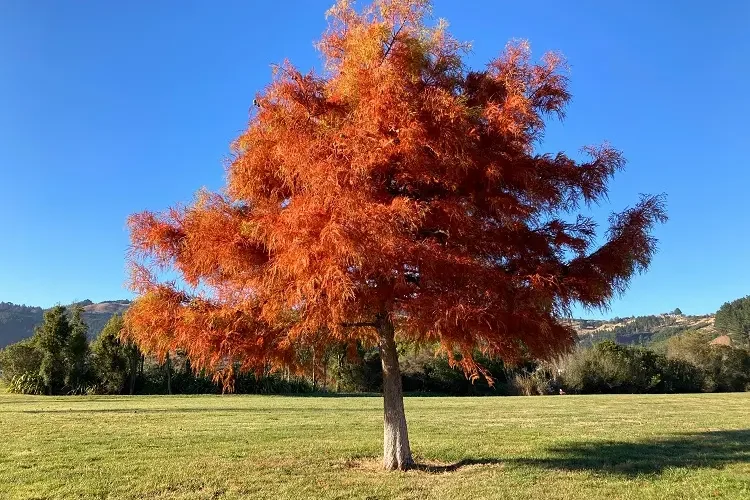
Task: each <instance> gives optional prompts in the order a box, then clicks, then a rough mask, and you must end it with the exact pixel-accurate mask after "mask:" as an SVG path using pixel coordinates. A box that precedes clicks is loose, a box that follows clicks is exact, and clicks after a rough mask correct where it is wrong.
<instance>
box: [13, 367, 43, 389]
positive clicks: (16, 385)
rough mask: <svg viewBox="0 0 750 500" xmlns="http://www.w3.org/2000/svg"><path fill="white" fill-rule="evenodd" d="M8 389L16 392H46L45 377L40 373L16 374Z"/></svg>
mask: <svg viewBox="0 0 750 500" xmlns="http://www.w3.org/2000/svg"><path fill="white" fill-rule="evenodd" d="M8 391H9V392H12V393H14V394H45V393H46V392H47V391H46V385H45V383H44V379H43V378H42V376H41V375H39V374H38V373H32V372H27V373H22V374H20V375H16V376H15V377H13V379H12V380H11V381H10V384H8Z"/></svg>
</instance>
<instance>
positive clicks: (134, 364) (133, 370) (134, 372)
mask: <svg viewBox="0 0 750 500" xmlns="http://www.w3.org/2000/svg"><path fill="white" fill-rule="evenodd" d="M128 362H129V364H130V367H129V368H130V369H129V371H130V389H129V393H130V395H131V396H132V395H133V394H134V393H135V379H136V378H137V376H138V360H137V359H136V357H135V355H134V354H133V353H131V354H130V359H129V360H128Z"/></svg>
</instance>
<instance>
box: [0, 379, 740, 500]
mask: <svg viewBox="0 0 750 500" xmlns="http://www.w3.org/2000/svg"><path fill="white" fill-rule="evenodd" d="M406 410H407V417H408V418H409V425H410V428H409V430H410V437H411V442H412V449H413V451H414V453H415V455H416V458H417V459H418V461H420V462H421V463H422V464H423V466H422V467H421V468H420V469H419V470H411V471H408V472H384V471H381V470H379V464H380V462H379V456H380V453H381V446H382V445H381V440H382V416H381V400H380V399H379V398H375V397H354V398H337V397H328V398H320V397H316V398H313V397H309V398H294V397H283V396H193V397H179V396H175V397H165V396H154V397H80V398H78V397H60V398H47V397H32V396H12V395H0V430H1V431H2V435H1V436H2V437H1V438H0V498H2V499H15V498H34V499H42V498H44V499H62V498H76V499H82V498H124V499H145V498H157V499H177V498H179V499H218V498H227V499H230V498H231V499H234V498H252V499H256V498H273V499H295V498H300V499H302V498H368V499H385V498H425V499H426V498H430V499H432V498H451V499H452V498H460V499H463V498H467V499H473V498H508V499H535V500H539V499H574V498H576V499H577V498H580V499H584V498H587V499H588V498H607V499H618V498H633V499H642V498H653V499H662V498H674V499H678V498H679V499H686V498H717V497H718V498H745V499H748V498H750V393H748V394H724V395H722V394H705V395H679V396H589V397H587V396H564V397H559V396H557V397H554V396H553V397H526V398H510V397H495V398H407V401H406Z"/></svg>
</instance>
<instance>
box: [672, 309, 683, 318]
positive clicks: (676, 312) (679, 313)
mask: <svg viewBox="0 0 750 500" xmlns="http://www.w3.org/2000/svg"><path fill="white" fill-rule="evenodd" d="M672 314H674V315H675V316H682V310H680V308H679V307H676V308H675V310H674V311H672Z"/></svg>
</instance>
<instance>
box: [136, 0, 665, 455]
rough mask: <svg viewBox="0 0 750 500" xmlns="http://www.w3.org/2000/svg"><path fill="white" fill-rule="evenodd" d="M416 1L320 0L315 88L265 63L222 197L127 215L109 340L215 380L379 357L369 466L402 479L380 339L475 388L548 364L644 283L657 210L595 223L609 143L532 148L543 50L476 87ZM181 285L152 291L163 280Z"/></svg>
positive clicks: (539, 131)
mask: <svg viewBox="0 0 750 500" xmlns="http://www.w3.org/2000/svg"><path fill="white" fill-rule="evenodd" d="M429 8H430V6H429V5H428V1H427V0H376V1H375V2H374V3H373V4H372V5H370V6H365V7H363V8H362V9H359V10H354V8H353V7H351V6H350V2H348V1H346V0H341V1H339V2H338V3H337V4H336V5H335V6H334V7H333V8H332V9H331V10H330V11H329V13H328V14H329V21H330V22H329V27H328V30H327V31H326V32H325V33H324V35H323V37H322V40H321V41H320V43H319V44H318V47H319V50H320V52H321V53H322V56H323V59H324V63H325V72H324V73H323V74H315V73H312V72H311V73H307V74H302V73H300V72H299V71H298V70H297V69H295V68H294V67H293V66H292V65H291V64H290V63H288V62H287V63H284V64H282V65H280V66H278V67H277V68H276V69H275V72H274V78H273V81H272V82H271V84H270V85H269V86H268V87H267V88H266V89H265V90H264V91H263V92H260V93H259V94H257V96H256V98H255V103H256V106H254V107H253V109H252V111H251V116H250V121H249V125H248V128H247V130H246V131H245V132H244V133H242V135H240V137H239V138H238V139H237V140H236V141H235V142H234V144H233V157H232V160H231V164H230V166H229V168H228V186H227V188H226V190H225V191H222V193H220V194H219V193H210V192H207V191H201V192H199V194H198V195H197V197H196V200H195V201H194V203H192V204H191V205H189V206H182V207H176V208H173V209H171V210H169V211H167V212H165V213H162V214H155V213H151V212H143V213H140V214H135V215H132V216H131V217H130V218H129V226H130V231H131V242H132V255H131V259H130V262H131V267H132V280H131V281H132V288H133V290H134V291H135V292H136V293H137V294H138V298H137V300H136V301H135V303H134V304H133V306H132V307H131V308H130V310H129V311H128V312H127V314H126V324H127V331H126V338H131V339H134V340H135V341H136V342H138V343H139V345H140V346H141V347H142V348H143V349H144V350H146V351H150V352H155V353H157V354H158V355H159V356H161V357H162V358H163V357H164V356H165V354H166V353H167V352H169V351H170V350H175V349H184V350H185V352H186V353H187V355H188V356H189V358H190V359H191V362H192V363H193V366H194V368H196V369H201V368H205V369H211V370H215V371H216V373H217V375H216V376H217V378H218V379H220V380H223V381H224V383H225V384H227V385H231V380H232V376H233V374H234V367H235V366H239V369H241V370H255V371H257V372H258V373H264V371H265V370H266V369H268V368H269V367H270V369H272V370H280V369H282V367H284V366H289V365H290V364H291V365H294V363H295V352H296V351H297V350H298V349H300V348H305V349H311V348H314V349H316V350H317V351H318V352H323V349H324V348H325V347H326V346H329V345H332V344H334V343H338V342H344V343H347V344H348V345H350V346H354V345H356V342H357V341H358V340H359V341H362V342H365V343H368V344H371V345H372V344H374V345H377V346H378V347H379V349H380V358H381V363H382V369H383V397H384V465H385V467H386V468H387V469H396V468H398V469H404V468H407V467H409V466H410V465H411V464H412V455H411V449H410V446H409V439H408V434H407V425H406V418H405V414H404V405H403V396H402V385H401V373H400V368H399V360H398V354H397V350H396V337H397V336H398V338H399V339H404V340H409V341H412V342H416V343H420V342H439V343H440V345H441V348H442V351H443V352H444V353H445V354H446V355H447V356H448V357H449V360H450V363H451V366H453V367H460V368H462V369H463V370H464V372H465V373H466V374H467V376H468V377H470V378H471V379H477V378H478V377H481V376H485V377H487V378H488V379H490V380H491V374H490V373H489V372H488V371H487V370H486V369H485V368H484V367H483V366H481V364H480V363H478V362H477V361H476V360H475V357H474V352H475V350H478V351H480V352H481V353H482V354H483V355H485V356H488V357H493V358H502V359H505V360H509V361H514V360H518V359H521V358H523V357H525V356H532V357H537V358H547V357H550V356H552V355H554V354H556V353H558V351H560V350H561V349H565V348H567V347H569V346H570V345H572V343H573V341H574V338H575V332H574V331H573V330H572V329H571V328H570V327H569V326H567V325H566V324H564V323H562V322H561V321H560V320H559V318H561V317H563V316H569V315H570V308H571V306H572V305H573V304H574V303H580V304H583V305H585V306H590V307H602V306H605V305H606V304H607V303H608V302H609V300H610V299H611V298H612V297H613V296H614V295H616V294H618V293H621V292H623V291H624V290H625V288H626V286H627V284H628V282H629V279H630V278H631V276H633V275H634V273H636V272H639V271H642V270H644V269H646V267H647V266H648V264H649V263H650V260H651V257H652V254H653V252H654V250H655V243H656V242H655V240H654V238H653V237H652V236H651V235H650V232H651V229H652V227H653V226H654V224H656V223H658V222H662V221H664V220H666V215H665V211H664V205H663V200H662V198H661V197H650V196H644V197H643V198H642V199H641V200H640V202H639V203H638V204H637V205H635V206H634V207H631V208H629V209H626V210H625V211H623V212H621V213H618V214H613V215H612V217H611V220H610V228H609V232H608V238H607V239H606V241H605V242H604V243H603V245H602V246H600V247H599V248H592V246H593V244H594V240H595V238H596V225H595V223H594V221H593V220H592V219H591V218H589V217H586V216H584V215H578V216H576V215H575V211H576V209H577V208H579V207H580V206H581V205H589V204H592V203H597V202H600V201H602V200H604V199H605V198H606V195H607V190H608V183H609V181H610V179H611V178H612V176H613V175H614V174H615V172H617V171H618V170H620V169H621V168H622V167H623V166H624V163H625V160H624V159H623V156H622V154H621V153H620V152H619V151H617V150H615V149H613V148H612V147H610V146H608V145H603V146H599V147H589V148H586V149H585V151H586V153H587V154H588V156H589V158H588V159H586V160H584V161H577V160H576V159H574V158H572V157H570V156H567V155H565V154H564V153H557V154H541V153H538V152H536V148H537V147H538V145H539V141H540V140H541V138H542V135H543V132H544V128H545V118H546V117H547V116H557V117H562V116H563V113H564V109H565V105H566V104H567V102H568V100H569V98H570V95H569V93H568V90H567V78H566V76H565V74H564V73H563V70H564V68H565V63H564V61H563V59H562V58H561V57H560V56H559V55H556V54H547V55H545V56H544V57H543V58H542V60H541V62H540V63H539V64H534V63H532V61H531V58H530V51H529V47H528V44H526V43H525V42H518V43H512V44H510V45H508V47H507V48H506V50H505V52H504V53H503V54H502V55H501V56H499V57H498V58H497V59H495V60H493V61H491V62H490V63H489V65H488V66H487V68H486V69H485V70H482V71H470V70H468V69H467V68H466V67H465V65H464V63H463V61H462V57H463V56H464V54H465V53H466V49H467V46H466V45H464V44H461V43H459V42H457V41H456V40H454V39H453V38H452V37H451V36H450V34H449V33H448V31H447V28H446V25H445V23H442V22H440V23H437V25H435V26H431V25H428V23H427V13H428V11H429ZM164 269H167V270H170V271H175V272H176V273H177V275H179V276H180V278H181V279H180V280H178V281H175V282H165V281H163V280H160V279H159V277H160V276H162V275H163V273H161V271H162V270H164Z"/></svg>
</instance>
